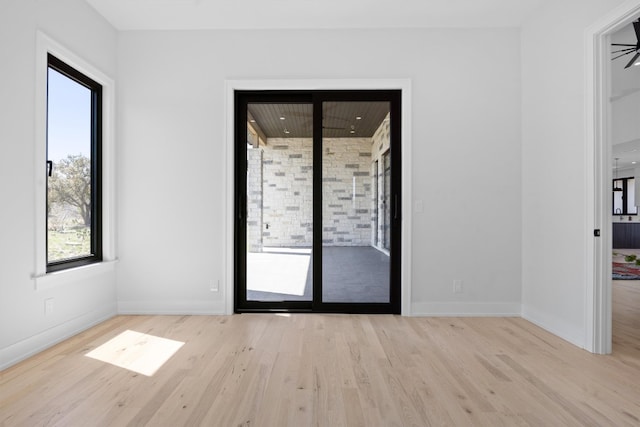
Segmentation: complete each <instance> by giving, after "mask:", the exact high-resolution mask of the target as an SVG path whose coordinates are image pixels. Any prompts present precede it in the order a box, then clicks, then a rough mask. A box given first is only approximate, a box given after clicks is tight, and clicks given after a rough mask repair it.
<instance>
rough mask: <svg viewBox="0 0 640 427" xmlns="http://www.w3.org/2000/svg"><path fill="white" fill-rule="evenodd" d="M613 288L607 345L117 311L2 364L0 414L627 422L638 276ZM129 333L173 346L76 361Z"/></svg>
mask: <svg viewBox="0 0 640 427" xmlns="http://www.w3.org/2000/svg"><path fill="white" fill-rule="evenodd" d="M613 297H614V307H615V309H614V312H615V314H614V353H613V355H611V356H598V355H592V354H589V353H587V352H585V351H583V350H580V349H578V348H576V347H574V346H572V345H571V344H569V343H567V342H565V341H563V340H561V339H559V338H556V337H555V336H553V335H551V334H549V333H547V332H545V331H543V330H542V329H540V328H538V327H536V326H534V325H532V324H531V323H528V322H527V321H525V320H522V319H518V318H403V317H397V316H363V315H358V316H351V315H319V314H313V315H309V314H297V315H292V316H279V315H266V314H251V315H246V314H244V315H236V316H228V317H224V316H213V317H210V316H184V317H178V316H175V317H172V316H119V317H116V318H114V319H111V320H109V321H107V322H105V323H103V324H100V325H98V326H96V327H94V328H92V329H90V330H88V331H86V332H84V333H82V334H80V335H78V336H76V337H74V338H72V339H70V340H67V341H65V342H63V343H61V344H59V345H57V346H55V347H53V348H51V349H49V350H47V351H44V352H42V353H40V354H38V355H36V356H34V357H32V358H30V359H28V360H26V361H24V362H22V363H20V364H18V365H15V366H13V367H12V368H9V369H7V370H5V371H3V372H2V373H1V374H0V375H1V376H0V425H2V426H45V425H46V426H48V425H59V426H83V427H84V426H138V425H148V426H200V425H203V426H315V425H319V426H341V425H342V426H414V425H415V426H429V425H445V426H468V425H475V426H573V425H576V426H578V425H579V426H584V425H588V426H612V425H615V426H625V425H628V426H638V425H640V282H615V284H614V294H613ZM125 330H133V331H137V332H142V333H145V334H151V335H154V336H159V337H164V338H169V339H172V340H177V341H182V342H185V344H184V346H183V347H182V348H180V349H179V350H178V352H177V353H176V354H175V355H174V356H173V357H172V358H171V359H169V360H168V361H167V362H166V363H165V364H164V365H163V366H162V367H161V368H160V369H159V370H158V371H157V372H156V373H155V375H153V376H151V377H147V376H145V375H141V374H136V373H134V372H131V371H128V370H126V369H122V368H118V367H115V366H112V365H110V364H107V363H104V362H100V361H97V360H94V359H91V358H89V357H86V356H85V354H87V353H88V352H89V351H91V350H93V349H94V348H96V347H98V346H100V345H102V344H103V343H105V342H107V341H108V340H110V339H111V338H113V337H115V336H116V335H118V334H120V333H121V332H123V331H125ZM122 350H123V351H124V352H125V353H126V352H128V351H132V350H133V349H129V348H128V349H122Z"/></svg>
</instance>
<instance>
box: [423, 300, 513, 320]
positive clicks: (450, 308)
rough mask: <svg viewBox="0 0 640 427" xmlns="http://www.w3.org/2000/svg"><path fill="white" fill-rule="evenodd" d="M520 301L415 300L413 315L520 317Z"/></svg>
mask: <svg viewBox="0 0 640 427" xmlns="http://www.w3.org/2000/svg"><path fill="white" fill-rule="evenodd" d="M521 312H522V308H521V305H520V303H515V302H514V303H505V302H415V303H413V304H411V316H416V317H420V316H431V317H520V315H521Z"/></svg>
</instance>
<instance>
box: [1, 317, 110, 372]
mask: <svg viewBox="0 0 640 427" xmlns="http://www.w3.org/2000/svg"><path fill="white" fill-rule="evenodd" d="M115 315H116V307H115V304H112V305H109V306H108V307H105V308H103V309H100V310H94V311H91V312H89V313H86V314H83V315H81V316H78V317H76V318H74V319H71V320H69V321H67V322H65V323H62V324H60V325H57V326H54V327H52V328H50V329H47V330H45V331H42V332H40V333H38V334H36V335H34V336H32V337H29V338H27V339H24V340H22V341H19V342H17V343H15V344H12V345H10V346H8V347H5V348H3V349H1V350H0V371H2V370H3V369H6V368H8V367H9V366H12V365H15V364H16V363H18V362H20V361H22V360H24V359H27V358H28V357H31V356H33V355H34V354H37V353H40V352H41V351H43V350H46V349H47V348H49V347H52V346H54V345H56V344H58V343H60V342H62V341H64V340H66V339H67V338H70V337H72V336H74V335H77V334H79V333H80V332H82V331H85V330H87V329H89V328H91V327H93V326H95V325H97V324H99V323H102V322H104V321H105V320H108V319H110V318H112V317H113V316H115Z"/></svg>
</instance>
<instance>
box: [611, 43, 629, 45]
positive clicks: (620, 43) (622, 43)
mask: <svg viewBox="0 0 640 427" xmlns="http://www.w3.org/2000/svg"><path fill="white" fill-rule="evenodd" d="M611 46H635V44H627V43H611Z"/></svg>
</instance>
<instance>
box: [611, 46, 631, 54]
mask: <svg viewBox="0 0 640 427" xmlns="http://www.w3.org/2000/svg"><path fill="white" fill-rule="evenodd" d="M632 50H636V48H635V47H628V48H626V49H620V50H614V51H613V52H611V53H618V52H631V51H632Z"/></svg>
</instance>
